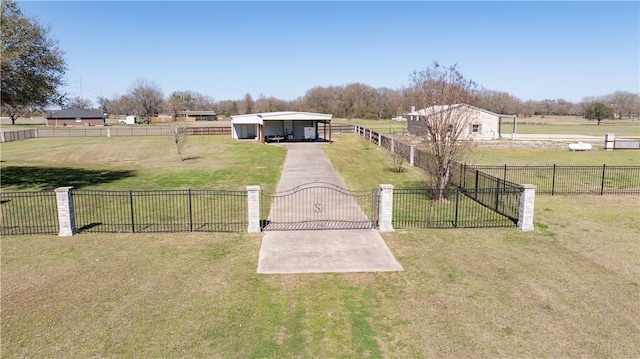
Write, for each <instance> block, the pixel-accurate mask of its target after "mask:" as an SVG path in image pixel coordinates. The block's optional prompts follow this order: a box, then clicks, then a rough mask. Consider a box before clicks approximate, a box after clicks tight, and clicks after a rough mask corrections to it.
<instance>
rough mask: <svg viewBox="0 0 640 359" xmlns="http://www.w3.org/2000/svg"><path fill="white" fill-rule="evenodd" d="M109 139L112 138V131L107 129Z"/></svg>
mask: <svg viewBox="0 0 640 359" xmlns="http://www.w3.org/2000/svg"><path fill="white" fill-rule="evenodd" d="M107 137H111V129H110V128H107Z"/></svg>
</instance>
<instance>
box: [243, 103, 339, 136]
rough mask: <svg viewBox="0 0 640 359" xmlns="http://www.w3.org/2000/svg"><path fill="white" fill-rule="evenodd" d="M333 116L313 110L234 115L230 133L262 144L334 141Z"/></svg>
mask: <svg viewBox="0 0 640 359" xmlns="http://www.w3.org/2000/svg"><path fill="white" fill-rule="evenodd" d="M332 117H333V115H328V114H323V113H311V112H293V111H283V112H264V113H253V114H247V115H235V116H231V136H232V137H233V138H234V139H236V140H240V139H255V140H258V141H260V142H262V143H265V142H280V141H322V140H324V141H329V142H330V141H331V118H332Z"/></svg>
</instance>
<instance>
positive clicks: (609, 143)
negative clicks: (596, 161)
mask: <svg viewBox="0 0 640 359" xmlns="http://www.w3.org/2000/svg"><path fill="white" fill-rule="evenodd" d="M614 141H615V136H614V135H613V133H606V134H605V135H604V149H605V150H607V151H613V145H614Z"/></svg>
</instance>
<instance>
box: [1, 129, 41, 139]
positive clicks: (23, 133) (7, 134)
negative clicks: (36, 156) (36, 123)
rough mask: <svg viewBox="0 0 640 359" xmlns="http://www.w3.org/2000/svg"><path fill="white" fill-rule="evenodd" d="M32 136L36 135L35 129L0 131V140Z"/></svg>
mask: <svg viewBox="0 0 640 359" xmlns="http://www.w3.org/2000/svg"><path fill="white" fill-rule="evenodd" d="M34 137H36V130H35V129H30V130H18V131H2V132H0V142H12V141H20V140H27V139H29V138H34Z"/></svg>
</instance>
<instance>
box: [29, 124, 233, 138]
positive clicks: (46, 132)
mask: <svg viewBox="0 0 640 359" xmlns="http://www.w3.org/2000/svg"><path fill="white" fill-rule="evenodd" d="M186 128H187V134H188V135H231V127H186ZM170 133H171V128H170V127H136V126H132V127H100V128H96V127H91V128H41V129H38V130H37V133H36V136H34V137H42V138H47V137H48V138H51V137H63V138H66V137H123V136H168V135H169V134H170Z"/></svg>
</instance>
